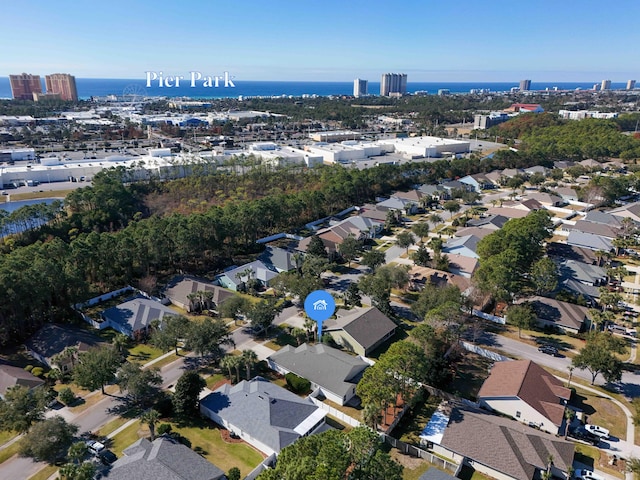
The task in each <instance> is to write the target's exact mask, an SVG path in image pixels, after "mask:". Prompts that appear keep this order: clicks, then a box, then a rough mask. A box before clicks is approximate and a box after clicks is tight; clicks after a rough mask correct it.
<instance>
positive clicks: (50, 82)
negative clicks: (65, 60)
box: [44, 73, 78, 102]
mask: <svg viewBox="0 0 640 480" xmlns="http://www.w3.org/2000/svg"><path fill="white" fill-rule="evenodd" d="M44 81H45V84H46V86H47V93H57V94H58V95H60V98H61V99H62V100H67V101H71V102H77V101H78V90H77V89H76V77H74V76H73V75H69V74H68V73H53V74H51V75H47V76H45V77H44Z"/></svg>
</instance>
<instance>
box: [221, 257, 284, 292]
mask: <svg viewBox="0 0 640 480" xmlns="http://www.w3.org/2000/svg"><path fill="white" fill-rule="evenodd" d="M277 276H278V272H277V271H275V270H272V269H271V268H269V267H268V266H267V265H265V264H264V262H261V261H260V260H256V261H254V262H250V263H245V264H244V265H241V266H239V267H231V268H229V269H227V270H225V271H224V272H223V273H221V274H220V275H217V276H216V281H217V282H218V283H219V284H220V285H222V286H223V287H224V288H228V289H229V290H233V291H234V292H237V291H239V290H242V289H243V287H244V286H245V285H246V283H247V282H248V281H249V280H257V281H258V282H259V283H260V284H261V285H262V286H264V287H268V286H269V285H270V283H271V281H272V280H273V279H274V278H276V277H277Z"/></svg>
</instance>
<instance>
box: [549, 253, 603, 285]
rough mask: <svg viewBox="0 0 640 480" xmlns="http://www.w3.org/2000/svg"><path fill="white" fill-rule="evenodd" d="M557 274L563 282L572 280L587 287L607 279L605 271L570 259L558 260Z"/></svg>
mask: <svg viewBox="0 0 640 480" xmlns="http://www.w3.org/2000/svg"><path fill="white" fill-rule="evenodd" d="M558 274H559V275H560V278H561V280H563V281H564V280H567V279H574V280H576V281H578V282H580V283H584V284H587V285H595V284H597V283H600V282H604V281H605V280H606V278H607V271H606V270H605V269H604V268H602V267H599V266H597V265H590V264H588V263H584V262H578V261H576V260H571V259H560V261H559V262H558Z"/></svg>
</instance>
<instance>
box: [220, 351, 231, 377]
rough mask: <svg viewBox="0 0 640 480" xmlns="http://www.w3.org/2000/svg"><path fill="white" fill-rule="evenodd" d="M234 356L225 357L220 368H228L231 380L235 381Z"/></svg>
mask: <svg viewBox="0 0 640 480" xmlns="http://www.w3.org/2000/svg"><path fill="white" fill-rule="evenodd" d="M232 358H233V355H225V356H224V357H223V358H222V360H220V366H221V367H222V368H226V369H228V370H229V380H231V381H233V373H232V371H231V370H232V369H233V360H232Z"/></svg>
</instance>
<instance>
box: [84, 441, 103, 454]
mask: <svg viewBox="0 0 640 480" xmlns="http://www.w3.org/2000/svg"><path fill="white" fill-rule="evenodd" d="M85 443H86V444H87V449H88V450H89V452H91V453H92V454H94V455H100V452H102V451H103V450H104V449H105V446H104V444H103V443H100V442H98V441H96V440H87V441H86V442H85Z"/></svg>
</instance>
